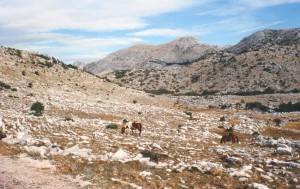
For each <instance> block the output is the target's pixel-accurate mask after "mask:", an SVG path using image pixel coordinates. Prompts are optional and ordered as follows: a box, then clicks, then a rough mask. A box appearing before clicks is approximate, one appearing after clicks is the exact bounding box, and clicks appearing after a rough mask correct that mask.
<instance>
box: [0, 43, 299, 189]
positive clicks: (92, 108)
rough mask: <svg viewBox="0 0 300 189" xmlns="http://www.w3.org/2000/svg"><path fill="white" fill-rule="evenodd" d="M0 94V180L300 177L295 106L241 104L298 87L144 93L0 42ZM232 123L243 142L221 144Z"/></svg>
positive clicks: (261, 182) (108, 184)
mask: <svg viewBox="0 0 300 189" xmlns="http://www.w3.org/2000/svg"><path fill="white" fill-rule="evenodd" d="M249 56H250V55H249ZM227 58H229V57H227ZM194 65H196V64H191V65H189V66H188V67H190V69H192V66H194ZM174 69H175V68H174ZM125 74H131V72H128V73H125ZM121 75H122V74H121ZM0 94H1V95H0V132H1V140H0V154H1V155H0V161H1V162H2V164H1V166H0V181H1V182H0V188H33V189H35V188H59V187H61V188H62V187H65V188H109V189H110V188H197V187H198V188H199V187H202V188H218V189H219V188H220V189H221V188H224V186H226V187H228V188H230V187H231V188H246V187H248V188H255V187H258V186H260V187H268V188H269V187H270V188H283V189H288V188H297V187H299V181H298V180H299V176H300V175H299V171H298V170H299V167H300V159H299V157H300V155H299V152H300V151H299V150H300V144H299V140H300V134H299V124H300V120H299V116H300V115H299V112H280V113H270V112H268V111H267V112H261V111H258V110H259V109H257V108H252V109H249V108H247V107H248V106H249V104H250V105H251V104H253V103H254V102H256V103H254V104H257V103H258V104H259V103H261V104H263V105H266V106H268V107H277V106H279V105H280V104H282V103H288V102H291V103H293V104H295V103H296V102H299V101H300V99H299V98H300V97H299V95H298V94H272V95H259V96H209V97H202V96H199V97H189V96H176V97H174V96H163V95H150V94H148V93H145V92H143V91H139V90H134V89H130V88H126V87H124V86H123V87H120V86H119V85H116V84H114V83H111V82H109V80H108V78H100V77H99V76H95V75H92V74H89V73H86V72H84V71H82V70H78V69H76V68H75V67H73V66H70V65H65V64H64V63H63V62H61V61H59V60H57V59H56V58H54V57H48V56H45V55H41V54H37V53H33V52H27V51H22V50H18V49H12V48H2V47H1V48H0ZM37 102H40V103H42V105H43V106H44V110H43V111H42V112H41V115H40V116H36V115H37V112H36V111H37V110H36V108H33V110H31V108H32V106H33V105H34V104H36V103H37ZM224 105H226V107H228V108H224V107H223V106H224ZM125 119H126V120H129V121H138V122H141V123H142V125H143V130H142V136H141V137H139V136H138V134H137V132H134V131H133V132H131V131H130V130H128V131H126V134H121V132H120V131H121V128H122V127H123V126H124V123H123V122H124V120H125ZM232 126H234V134H235V135H237V136H238V138H239V141H240V143H233V144H232V143H226V144H220V139H221V137H222V136H223V135H227V134H228V133H227V132H226V130H225V129H228V128H230V127H232ZM253 132H259V133H260V134H261V135H259V136H257V137H254V136H253V135H252V134H253ZM4 134H5V135H6V137H5V138H2V136H4ZM282 183H284V184H282Z"/></svg>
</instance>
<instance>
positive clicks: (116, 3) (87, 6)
mask: <svg viewBox="0 0 300 189" xmlns="http://www.w3.org/2000/svg"><path fill="white" fill-rule="evenodd" d="M197 3H199V2H197V0H164V1H161V0H143V1H140V0H126V1H124V0H110V1H96V0H85V1H76V0H51V1H49V0H39V1H36V0H26V1H21V0H18V1H10V0H1V1H0V7H1V8H0V24H1V26H2V27H5V28H15V29H22V30H26V31H49V30H57V29H80V30H87V31H110V30H124V29H136V28H142V27H144V26H146V25H147V22H146V21H145V20H143V18H144V17H149V16H154V15H159V14H162V13H168V12H172V11H177V10H180V9H183V8H187V7H190V6H192V5H195V4H197Z"/></svg>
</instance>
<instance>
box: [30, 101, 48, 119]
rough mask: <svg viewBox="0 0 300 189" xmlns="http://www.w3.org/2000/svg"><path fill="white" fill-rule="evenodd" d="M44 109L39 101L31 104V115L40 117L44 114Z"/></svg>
mask: <svg viewBox="0 0 300 189" xmlns="http://www.w3.org/2000/svg"><path fill="white" fill-rule="evenodd" d="M44 109H45V107H44V104H43V103H41V102H39V101H37V102H35V103H33V104H32V105H31V108H30V110H31V111H32V112H33V115H35V116H41V115H42V114H43V112H44Z"/></svg>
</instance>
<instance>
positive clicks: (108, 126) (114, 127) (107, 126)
mask: <svg viewBox="0 0 300 189" xmlns="http://www.w3.org/2000/svg"><path fill="white" fill-rule="evenodd" d="M106 129H118V125H117V124H115V123H112V124H109V125H106Z"/></svg>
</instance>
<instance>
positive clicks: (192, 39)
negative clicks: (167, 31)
mask: <svg viewBox="0 0 300 189" xmlns="http://www.w3.org/2000/svg"><path fill="white" fill-rule="evenodd" d="M171 43H180V44H201V43H202V42H201V41H199V40H198V39H197V38H196V37H194V36H186V37H181V38H178V39H175V40H174V41H171Z"/></svg>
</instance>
